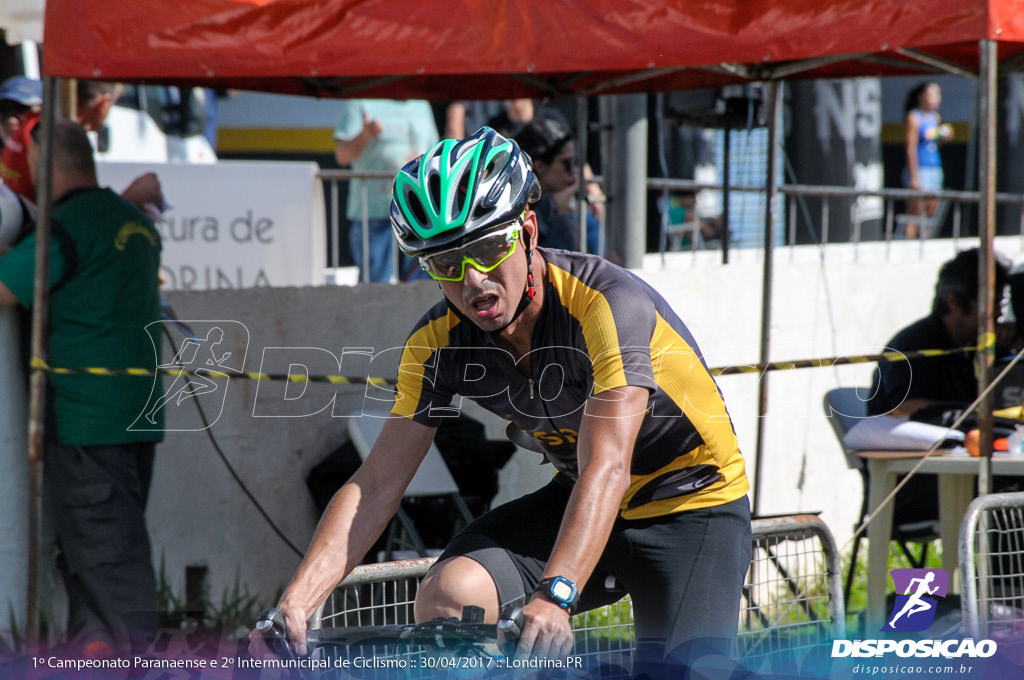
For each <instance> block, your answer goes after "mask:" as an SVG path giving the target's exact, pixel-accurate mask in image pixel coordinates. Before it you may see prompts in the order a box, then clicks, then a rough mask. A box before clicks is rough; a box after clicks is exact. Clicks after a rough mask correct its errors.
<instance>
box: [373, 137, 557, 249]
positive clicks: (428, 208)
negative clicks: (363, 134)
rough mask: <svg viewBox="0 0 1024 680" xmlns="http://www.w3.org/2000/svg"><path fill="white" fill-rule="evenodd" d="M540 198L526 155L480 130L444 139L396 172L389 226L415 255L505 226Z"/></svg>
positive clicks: (511, 145)
mask: <svg viewBox="0 0 1024 680" xmlns="http://www.w3.org/2000/svg"><path fill="white" fill-rule="evenodd" d="M539 198H540V183H539V182H538V181H537V178H536V176H534V174H533V167H532V164H531V162H530V157H529V156H528V155H526V154H525V153H524V152H523V151H522V150H521V149H520V148H519V145H518V144H516V143H515V141H513V140H511V139H507V138H505V137H502V136H501V135H499V134H498V133H497V132H495V131H494V130H492V129H491V128H489V127H482V128H480V129H479V130H477V131H476V132H475V133H473V134H472V135H470V136H469V137H466V138H465V139H462V140H456V139H445V140H442V141H441V142H439V143H438V144H436V145H435V146H434V148H432V149H431V150H430V151H428V152H427V153H425V154H423V155H422V156H419V157H418V158H415V159H413V160H411V161H409V162H408V163H406V164H405V166H404V167H402V169H401V170H399V171H398V175H397V176H396V177H395V185H394V193H393V195H392V199H391V227H392V229H393V230H394V232H395V238H396V239H397V240H398V245H399V247H400V248H401V249H402V251H403V252H405V254H407V255H410V256H413V257H417V256H420V255H426V254H429V253H431V252H434V251H437V250H443V249H444V248H449V247H451V246H452V245H453V244H456V243H457V242H459V241H461V240H463V239H466V238H467V237H470V236H471V237H474V238H475V237H479V236H482V235H484V234H486V233H487V232H488V231H489V230H491V229H494V228H498V227H500V226H503V225H505V224H506V223H508V222H509V221H510V220H513V219H515V218H516V217H518V216H519V215H521V214H522V212H523V210H525V209H526V206H527V205H528V204H530V203H533V202H535V201H537V200H538V199H539Z"/></svg>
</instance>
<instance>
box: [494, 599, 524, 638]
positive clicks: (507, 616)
mask: <svg viewBox="0 0 1024 680" xmlns="http://www.w3.org/2000/svg"><path fill="white" fill-rule="evenodd" d="M498 630H500V631H501V634H502V635H503V636H504V638H505V640H506V641H508V640H518V639H519V636H520V635H522V633H523V610H522V609H521V608H519V607H516V608H515V609H513V610H512V611H510V612H502V613H501V618H499V619H498Z"/></svg>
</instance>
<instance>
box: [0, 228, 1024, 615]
mask: <svg viewBox="0 0 1024 680" xmlns="http://www.w3.org/2000/svg"><path fill="white" fill-rule="evenodd" d="M961 245H962V246H963V247H967V246H969V245H971V244H969V243H966V242H965V243H963V244H961ZM997 247H998V249H999V250H1000V252H1003V253H1004V254H1007V255H1009V256H1011V257H1013V258H1015V259H1017V258H1019V257H1020V255H1021V243H1020V240H1019V239H1014V240H1006V241H1003V242H1000V243H999V244H998V246H997ZM954 252H955V246H954V244H952V243H951V242H949V241H943V242H933V243H927V244H925V245H924V246H921V245H920V244H916V243H899V244H893V245H891V246H885V245H884V244H862V245H860V246H858V247H857V248H856V249H854V248H853V247H852V246H848V245H843V246H830V247H828V248H827V249H826V250H824V251H819V250H818V249H817V248H812V247H803V248H796V249H781V250H780V251H779V252H778V254H777V258H778V259H777V261H776V266H775V272H776V278H775V285H774V294H773V315H772V327H771V338H772V340H771V342H772V352H771V358H772V359H775V360H780V359H798V358H811V357H819V356H833V355H843V354H864V353H875V352H877V351H879V350H880V349H881V348H882V346H883V344H884V343H885V341H886V340H887V339H888V338H889V337H891V336H892V335H893V334H894V333H895V331H897V330H898V329H899V328H901V327H902V326H903V325H905V324H907V323H909V322H910V321H912V320H914V319H917V318H919V317H921V316H923V315H925V314H926V313H927V312H928V310H929V308H930V305H931V297H932V290H933V286H934V282H935V276H936V272H937V270H938V267H939V265H940V264H941V263H942V262H943V261H945V260H947V259H948V258H949V257H951V256H952V255H953V254H954ZM719 257H720V256H719V255H718V254H716V253H698V254H697V255H696V256H694V255H692V254H676V255H674V256H673V257H670V258H667V259H666V260H665V261H664V263H663V262H662V260H661V259H660V258H658V257H651V256H648V258H647V260H646V262H645V268H644V269H643V270H642V271H640V272H639V273H640V274H641V276H643V277H644V278H645V279H647V280H648V281H650V282H651V283H652V284H653V285H654V286H655V287H656V288H657V289H659V290H660V291H661V292H662V293H663V294H664V295H665V296H666V297H667V298H668V300H669V301H670V302H671V303H672V305H673V306H674V307H675V309H676V310H677V311H678V312H679V314H680V315H681V316H682V318H683V319H684V320H685V321H686V323H687V324H688V325H689V326H690V328H691V330H692V331H693V333H694V335H695V336H696V338H697V340H698V342H699V343H700V346H701V348H702V350H703V352H704V355H705V357H706V358H707V362H708V364H709V365H711V366H724V365H730V364H746V363H755V362H756V361H757V360H758V346H759V328H760V300H761V277H762V273H761V272H762V267H761V262H760V260H759V259H758V258H759V257H760V256H759V254H758V253H757V252H756V251H740V250H736V251H733V252H732V254H731V258H732V263H731V264H730V265H728V266H722V265H720V264H718V258H719ZM439 295H440V292H439V291H438V289H437V287H436V286H435V285H433V284H432V283H429V282H425V283H417V284H410V285H404V286H400V287H389V286H384V285H369V286H360V287H347V286H338V287H321V288H301V289H299V288H292V289H262V290H246V291H212V292H194V293H172V294H169V295H168V298H169V300H170V302H171V303H172V304H173V305H174V307H175V308H176V310H177V312H178V315H179V317H181V318H182V319H187V320H194V321H193V322H192V323H191V326H192V327H193V328H194V329H195V331H196V333H197V334H198V335H202V334H203V333H204V332H205V331H203V330H202V329H203V328H209V327H211V326H212V325H215V324H218V323H219V324H220V325H221V326H223V327H224V328H226V329H234V330H237V329H239V328H241V327H242V326H244V328H245V329H247V331H248V347H246V346H245V345H246V340H245V338H244V334H239V333H236V332H229V333H227V336H226V342H225V345H224V347H223V349H227V350H231V351H232V353H233V355H232V356H233V359H232V361H236V360H241V359H242V358H244V367H243V368H244V370H246V371H255V370H264V371H276V372H283V371H285V370H287V369H288V364H290V363H305V364H307V365H308V366H309V369H310V372H311V373H314V374H315V373H337V372H338V367H337V364H336V363H333V362H334V360H333V359H331V358H330V357H329V355H327V354H326V353H325V352H323V351H322V350H328V351H330V352H331V353H333V354H334V355H336V356H337V357H342V356H343V354H344V359H343V362H344V363H343V367H344V368H343V369H342V372H343V373H345V374H359V373H358V371H359V370H360V366H361V367H362V370H363V374H366V373H367V372H369V373H370V374H371V375H381V376H391V375H394V372H395V368H396V366H397V363H398V353H397V352H390V353H389V352H384V353H383V354H381V355H380V357H379V358H378V359H376V360H374V362H373V363H372V365H367V363H366V362H365V361H363V362H362V364H360V361H361V360H362V359H361V357H360V356H358V355H352V353H351V350H352V349H353V348H373V349H374V351H375V352H377V353H380V352H382V351H383V350H386V349H388V348H393V347H399V346H400V345H401V344H402V342H403V341H404V338H405V336H406V333H407V332H408V328H409V327H410V325H411V324H412V323H413V322H414V321H415V319H416V318H417V317H418V315H419V314H420V313H421V312H422V311H423V310H425V309H426V307H427V306H428V305H429V304H431V303H432V302H433V301H435V300H437V299H439ZM229 321H231V322H237V323H232V324H229V323H227V322H229ZM172 334H174V337H175V343H174V344H177V343H178V342H179V339H180V337H181V336H180V335H178V334H176V331H172ZM280 347H290V348H314V349H305V350H298V349H292V350H288V351H283V350H279V349H274V348H280ZM316 348H319V350H317V349H316ZM346 348H347V349H348V350H349V352H348V353H344V352H343V350H345V349H346ZM171 351H172V350H171V349H170V348H169V347H168V348H166V349H165V359H166V358H167V357H169V356H170V352H171ZM350 359H353V360H354V361H355V363H354V364H351V365H350V364H349V363H348V362H349V360H350ZM264 360H265V361H264ZM226 365H227V364H226ZM872 370H873V365H861V366H842V367H833V368H822V369H805V370H796V371H789V372H777V373H772V374H770V375H769V377H768V380H769V385H770V393H769V394H770V398H769V412H768V415H767V416H766V417H767V419H768V422H767V427H766V433H767V435H766V436H767V438H766V445H765V453H764V456H765V461H764V464H763V466H762V470H763V481H762V499H761V502H760V510H761V512H762V513H763V514H776V513H796V512H820V513H821V515H822V517H823V519H824V520H825V521H826V522H827V523H828V525H829V526H830V527H831V529H832V531H833V532H834V533H835V535H836V537H837V540H838V542H839V543H840V545H843V544H844V543H845V542H846V541H847V539H848V538H849V536H850V535H851V531H852V527H853V523H854V521H855V520H856V517H857V512H858V510H859V508H860V502H861V487H860V480H859V476H858V474H857V473H856V472H853V471H850V470H848V469H847V468H846V464H845V462H844V459H843V456H842V453H841V451H840V449H839V447H838V445H837V443H836V441H835V437H834V435H833V433H832V430H831V427H830V426H829V424H828V422H827V420H826V418H825V417H824V414H823V410H822V397H823V395H824V393H825V392H826V391H827V390H828V389H830V388H832V387H835V386H841V385H856V384H868V383H869V382H870V379H871V373H872ZM757 380H758V378H757V376H747V375H744V376H726V377H722V378H720V380H719V382H720V385H721V387H722V390H723V392H724V394H725V397H726V401H727V403H728V405H729V408H730V411H731V413H732V415H733V418H734V421H735V425H736V429H737V433H738V435H739V438H740V443H741V446H742V448H743V450H744V452H745V453H746V454H747V455H748V470H753V452H754V449H755V433H756V422H757V421H756V405H757ZM166 386H167V383H165V387H166ZM370 390H371V392H375V388H370ZM334 394H336V395H337V400H336V402H334V403H333V404H332V403H331V398H332V395H334ZM374 396H380V395H379V394H376V393H375V394H374ZM362 397H363V388H358V387H341V388H337V389H335V388H333V387H330V386H324V385H310V386H308V388H306V389H304V390H303V389H302V388H301V386H300V385H295V384H290V385H288V384H285V383H255V382H251V381H245V380H239V379H232V380H231V381H230V382H229V383H228V385H227V386H226V392H219V393H217V394H214V395H205V396H204V397H201V398H200V399H201V400H202V403H203V404H204V406H205V407H206V410H207V412H208V413H210V414H213V415H212V416H210V417H211V419H213V418H215V419H216V422H215V423H214V424H213V425H212V427H211V428H210V429H209V433H211V434H212V435H213V436H214V437H215V439H216V441H217V442H218V443H219V445H220V446H221V448H222V449H223V451H224V453H225V456H226V457H227V459H228V460H229V461H230V462H231V464H232V465H233V466H234V467H235V468H236V469H237V472H238V474H239V475H240V477H241V478H242V479H243V480H245V483H246V485H247V486H248V487H249V489H250V490H251V491H252V493H253V494H254V495H255V496H256V497H257V498H258V499H259V500H260V502H261V503H262V504H263V506H264V507H265V508H266V510H267V511H268V512H269V514H270V515H271V516H272V517H273V518H274V520H275V521H276V522H277V523H278V524H279V525H280V527H281V529H282V531H283V532H284V533H285V535H286V536H287V537H288V538H289V539H290V540H291V541H292V542H294V543H295V544H297V545H299V546H300V547H302V548H304V547H305V546H306V545H307V543H308V541H309V539H310V537H311V535H312V532H313V529H314V527H315V522H316V519H317V518H316V517H315V512H314V507H313V502H312V500H311V496H310V493H309V492H308V490H307V487H306V484H305V478H306V475H307V473H308V471H309V470H310V469H311V468H312V467H313V466H314V465H315V464H316V463H317V462H318V461H319V460H320V459H321V458H322V457H323V456H325V455H326V454H327V453H328V452H330V451H331V450H332V449H333V448H334V447H335V446H337V445H338V444H339V443H340V442H341V441H343V439H344V437H345V428H346V425H347V423H346V421H345V419H344V418H339V417H332V415H331V413H332V411H333V412H334V413H338V414H343V413H346V412H347V411H348V410H349V409H350V408H352V407H354V406H355V405H357V404H359V403H360V402H361V401H362ZM221 398H223V407H222V408H221V406H220V399H221ZM195 401H196V400H195V399H186V400H185V401H184V402H182V403H181V404H180V405H176V404H174V403H173V402H172V403H171V404H170V405H169V407H168V423H167V425H168V429H169V430H173V431H171V432H169V433H168V434H167V438H166V441H165V442H164V444H163V445H161V446H160V447H159V449H158V464H157V469H156V473H155V479H154V488H153V493H152V496H151V502H150V508H149V524H150V528H151V530H152V534H153V539H154V548H155V551H156V555H155V559H156V560H157V562H158V564H159V563H160V562H162V563H163V565H164V569H165V572H166V575H167V578H168V579H169V581H170V583H171V584H172V586H173V587H174V589H175V591H176V592H177V593H179V595H180V594H181V593H183V592H184V574H185V568H186V566H196V565H198V566H205V567H206V568H207V569H208V570H209V583H210V595H211V597H212V599H213V600H214V601H215V602H216V601H217V600H219V598H220V597H221V595H222V593H223V592H224V591H225V590H226V589H228V588H230V587H232V586H233V585H234V584H235V583H236V582H237V583H240V584H242V585H244V586H245V587H246V588H248V590H249V592H251V593H253V594H260V595H261V597H262V598H263V599H264V601H266V602H267V603H268V604H269V603H271V602H272V600H273V598H274V597H275V595H276V593H277V592H278V590H279V589H280V588H281V587H283V585H284V584H285V583H286V582H287V580H288V579H289V577H290V575H291V574H292V572H293V570H294V569H295V567H296V565H297V564H298V561H299V558H298V556H296V555H294V554H292V553H291V551H290V550H289V549H288V548H287V547H286V546H285V545H284V544H283V542H282V541H281V540H280V539H279V538H278V537H277V536H275V535H274V533H273V532H272V531H271V529H269V528H268V526H267V524H266V522H265V521H264V520H263V519H262V518H261V517H259V515H258V514H257V512H256V511H255V509H254V508H253V506H252V504H251V502H250V501H249V500H248V499H247V498H246V497H245V496H244V495H243V493H242V492H241V490H240V489H239V488H238V486H237V485H236V483H235V482H234V481H233V480H232V478H231V476H230V474H229V472H228V470H227V468H226V467H225V465H224V463H223V462H222V461H221V460H220V459H219V458H218V456H217V454H216V452H215V451H214V448H213V445H212V444H211V442H210V440H209V439H208V433H207V432H206V431H204V429H203V425H202V423H201V422H200V421H199V420H198V417H197V415H196V409H195V406H194V402H195ZM467 410H468V409H467ZM471 412H472V413H473V414H474V415H477V416H480V417H486V416H483V415H482V414H480V413H479V411H478V410H475V409H474V410H472V411H471ZM270 413H287V414H289V416H290V417H266V416H267V415H268V414H270ZM217 414H219V417H218V416H217ZM486 423H487V425H488V428H489V435H490V436H492V437H499V436H500V435H501V432H502V431H503V424H502V423H500V422H497V421H495V420H493V419H489V418H488V419H487V420H486ZM188 430H190V431H188ZM539 461H540V456H539V455H538V454H535V453H531V452H528V451H520V452H519V453H517V454H516V455H515V456H514V457H513V459H512V461H511V462H510V463H509V464H508V465H507V466H506V468H505V469H504V470H503V471H502V477H501V484H502V488H501V491H500V495H499V500H501V499H504V498H509V497H512V496H515V495H518V494H519V493H522V492H524V491H526V490H529V489H532V488H535V487H536V486H538V485H540V484H541V483H543V482H544V480H546V479H547V478H548V477H549V476H550V474H551V473H550V468H549V467H547V466H540V465H538V463H539ZM6 466H7V464H6V463H5V467H6ZM3 477H4V478H6V479H11V476H10V475H3ZM0 585H2V584H0Z"/></svg>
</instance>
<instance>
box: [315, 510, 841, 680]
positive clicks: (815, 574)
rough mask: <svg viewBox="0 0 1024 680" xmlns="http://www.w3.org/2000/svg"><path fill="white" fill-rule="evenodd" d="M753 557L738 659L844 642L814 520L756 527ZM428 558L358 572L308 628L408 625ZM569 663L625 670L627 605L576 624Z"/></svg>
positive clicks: (835, 581) (837, 581)
mask: <svg viewBox="0 0 1024 680" xmlns="http://www.w3.org/2000/svg"><path fill="white" fill-rule="evenodd" d="M752 524H753V554H752V559H751V563H750V569H749V571H748V573H747V578H746V580H745V584H744V587H743V600H742V603H741V609H740V621H739V634H738V643H737V659H738V660H739V661H740V662H741V663H743V664H744V665H745V666H747V667H748V668H751V669H752V670H756V669H757V668H760V667H763V666H764V665H765V664H771V663H773V662H775V661H778V660H783V659H786V658H792V657H793V656H798V655H802V654H805V653H807V652H809V651H811V650H813V649H815V648H819V647H824V646H826V645H828V644H831V639H832V638H834V637H843V636H844V635H845V633H844V611H843V597H842V579H841V576H840V574H841V571H840V564H839V553H838V551H837V549H836V545H835V541H834V539H833V538H832V534H831V532H829V530H828V527H827V526H826V525H825V524H824V522H822V521H821V520H820V519H818V518H817V517H815V516H813V515H795V516H788V517H778V518H772V519H757V520H754V521H753V523H752ZM434 559H435V558H432V557H425V558H420V559H413V560H404V561H398V562H386V563H382V564H370V565H362V566H359V567H357V568H356V569H355V570H354V571H353V573H352V574H351V575H350V576H349V577H348V578H346V579H345V580H344V581H342V582H341V584H339V586H338V588H337V589H336V590H335V591H334V593H332V595H331V596H330V597H329V598H328V600H327V602H325V603H324V605H323V607H322V608H321V610H320V612H318V614H317V616H316V617H314V619H313V622H312V627H314V628H316V627H324V628H339V627H348V626H375V625H384V624H402V623H410V622H412V621H413V602H414V600H415V597H416V587H417V585H418V583H419V581H420V579H422V578H423V576H424V575H425V574H426V573H427V570H428V569H429V568H430V565H432V564H433V563H434ZM573 629H574V633H575V636H576V646H575V649H574V652H573V653H574V655H575V656H579V657H582V659H583V663H584V665H585V666H587V667H593V666H594V665H597V664H605V665H606V667H609V666H610V667H620V668H628V663H629V659H630V657H631V655H632V653H633V650H634V649H635V645H636V640H635V634H634V632H633V609H632V605H631V603H630V601H629V598H628V597H625V598H623V599H622V600H620V601H619V602H617V603H614V604H611V605H607V606H605V607H602V608H599V609H597V610H593V611H590V612H585V613H581V614H578V615H576V616H575V617H573Z"/></svg>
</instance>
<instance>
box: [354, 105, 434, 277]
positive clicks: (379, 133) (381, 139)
mask: <svg viewBox="0 0 1024 680" xmlns="http://www.w3.org/2000/svg"><path fill="white" fill-rule="evenodd" d="M334 139H335V158H336V159H337V161H338V164H339V165H350V166H351V167H352V169H353V170H355V171H384V172H387V173H389V174H391V175H394V173H396V172H398V169H399V168H401V167H402V166H403V165H404V164H405V163H406V162H407V161H408V160H409V159H411V158H415V157H416V156H418V155H419V154H422V153H424V152H426V151H428V150H429V149H430V148H431V147H432V146H434V144H436V143H437V141H438V136H437V126H436V125H435V124H434V115H433V113H432V111H431V109H430V105H429V104H427V102H425V101H420V100H415V101H413V100H409V101H393V100H388V99H356V100H347V101H343V102H342V109H341V117H340V118H339V120H338V127H337V128H336V129H335V131H334ZM364 191H365V193H366V201H367V206H366V211H367V215H368V216H369V243H368V251H369V255H370V261H369V262H363V193H364ZM390 203H391V182H390V180H383V179H353V180H352V181H351V182H350V183H349V188H348V219H349V243H350V245H351V247H352V255H353V257H354V258H355V261H356V264H357V265H358V266H359V269H360V272H359V273H360V277H359V278H360V280H361V281H365V280H369V281H389V280H391V277H392V274H393V272H394V259H395V255H394V253H395V249H394V245H393V243H392V237H391V223H390V221H389V219H388V208H389V206H390ZM402 262H403V266H402V269H401V271H400V272H399V275H398V278H400V279H401V278H403V275H408V274H410V273H415V272H416V271H417V270H418V269H419V268H418V267H417V266H415V263H413V262H412V261H411V260H409V259H408V258H403V259H402Z"/></svg>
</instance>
